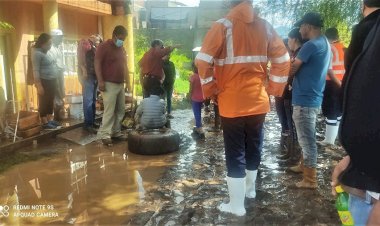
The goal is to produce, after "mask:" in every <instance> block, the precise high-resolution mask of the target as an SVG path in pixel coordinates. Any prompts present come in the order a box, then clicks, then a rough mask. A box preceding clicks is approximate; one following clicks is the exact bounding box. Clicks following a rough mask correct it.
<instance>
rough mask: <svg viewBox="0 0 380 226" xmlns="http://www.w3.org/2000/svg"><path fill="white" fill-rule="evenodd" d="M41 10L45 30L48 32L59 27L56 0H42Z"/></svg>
mask: <svg viewBox="0 0 380 226" xmlns="http://www.w3.org/2000/svg"><path fill="white" fill-rule="evenodd" d="M42 12H43V18H44V29H45V32H48V33H49V32H50V31H51V30H52V29H59V21H58V3H57V1H56V0H43V2H42Z"/></svg>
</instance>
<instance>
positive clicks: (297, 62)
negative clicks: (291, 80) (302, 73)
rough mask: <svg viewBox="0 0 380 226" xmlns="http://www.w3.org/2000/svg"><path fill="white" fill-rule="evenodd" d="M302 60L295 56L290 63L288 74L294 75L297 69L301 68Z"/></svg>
mask: <svg viewBox="0 0 380 226" xmlns="http://www.w3.org/2000/svg"><path fill="white" fill-rule="evenodd" d="M302 64H303V62H302V61H301V60H300V59H298V58H295V59H294V61H293V62H292V63H291V65H290V74H289V75H290V76H294V75H295V74H296V73H297V72H298V70H299V69H300V68H301V66H302Z"/></svg>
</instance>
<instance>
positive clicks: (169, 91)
mask: <svg viewBox="0 0 380 226" xmlns="http://www.w3.org/2000/svg"><path fill="white" fill-rule="evenodd" d="M164 89H165V94H166V110H167V111H168V114H170V113H171V112H172V96H173V90H174V87H173V86H164Z"/></svg>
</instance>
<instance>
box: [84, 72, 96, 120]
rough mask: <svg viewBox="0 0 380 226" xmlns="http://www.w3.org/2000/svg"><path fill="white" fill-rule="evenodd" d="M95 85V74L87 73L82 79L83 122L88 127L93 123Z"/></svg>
mask: <svg viewBox="0 0 380 226" xmlns="http://www.w3.org/2000/svg"><path fill="white" fill-rule="evenodd" d="M97 86H98V81H97V80H96V77H95V75H89V76H88V78H86V79H83V81H82V94H83V114H84V124H85V126H88V127H91V126H93V125H94V123H95V113H96V106H95V104H96V90H97Z"/></svg>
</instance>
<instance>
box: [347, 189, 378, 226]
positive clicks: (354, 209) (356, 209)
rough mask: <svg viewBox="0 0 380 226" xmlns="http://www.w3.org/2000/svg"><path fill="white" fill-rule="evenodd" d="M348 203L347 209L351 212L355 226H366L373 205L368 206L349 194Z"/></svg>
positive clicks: (363, 201) (362, 200)
mask: <svg viewBox="0 0 380 226" xmlns="http://www.w3.org/2000/svg"><path fill="white" fill-rule="evenodd" d="M348 203H349V204H348V209H349V210H350V212H351V215H352V218H353V219H354V223H355V225H358V226H361V225H363V226H364V225H366V224H367V220H368V217H369V215H370V213H371V210H372V207H373V205H371V204H368V203H366V202H365V200H364V199H361V198H359V197H357V196H355V195H351V194H350V198H349V200H348Z"/></svg>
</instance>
